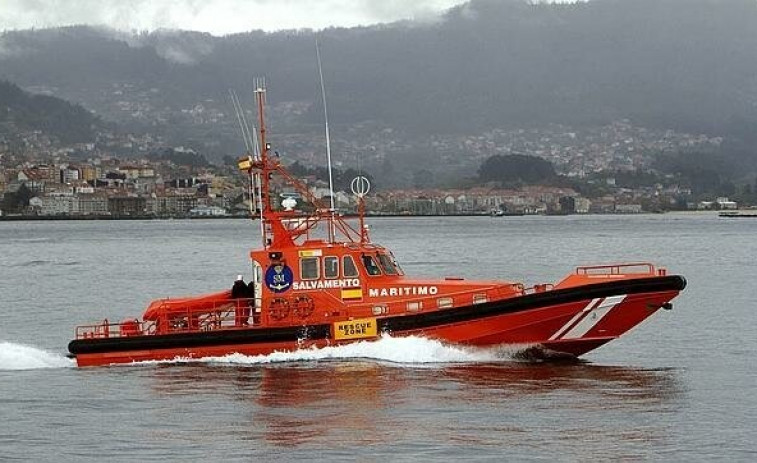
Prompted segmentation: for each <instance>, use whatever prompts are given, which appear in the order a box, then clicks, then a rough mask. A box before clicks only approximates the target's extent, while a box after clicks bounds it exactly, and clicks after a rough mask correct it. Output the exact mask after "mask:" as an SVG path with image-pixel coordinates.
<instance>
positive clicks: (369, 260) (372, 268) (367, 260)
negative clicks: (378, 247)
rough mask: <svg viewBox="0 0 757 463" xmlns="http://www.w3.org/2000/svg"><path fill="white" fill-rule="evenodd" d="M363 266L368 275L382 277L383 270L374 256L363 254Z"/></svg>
mask: <svg viewBox="0 0 757 463" xmlns="http://www.w3.org/2000/svg"><path fill="white" fill-rule="evenodd" d="M363 266H364V267H365V271H366V272H367V273H368V275H371V276H375V275H381V269H380V268H379V266H378V264H376V259H374V258H373V256H369V255H367V254H363Z"/></svg>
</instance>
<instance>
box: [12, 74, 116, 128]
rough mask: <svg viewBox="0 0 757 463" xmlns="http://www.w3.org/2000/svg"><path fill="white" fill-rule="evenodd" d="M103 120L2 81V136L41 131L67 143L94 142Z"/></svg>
mask: <svg viewBox="0 0 757 463" xmlns="http://www.w3.org/2000/svg"><path fill="white" fill-rule="evenodd" d="M101 124H102V123H101V121H100V119H99V118H97V117H96V116H94V115H93V114H92V113H91V112H89V111H87V110H86V109H84V108H82V107H81V106H79V105H74V104H71V103H69V102H67V101H64V100H61V99H60V98H55V97H51V96H45V95H32V94H29V93H27V92H25V91H23V90H21V89H20V88H19V87H18V86H17V85H15V84H13V83H11V82H8V81H3V80H0V134H2V133H3V132H6V134H7V135H13V134H14V133H11V132H15V133H18V132H24V131H30V130H40V131H42V132H43V133H45V134H46V135H49V136H53V137H56V138H57V139H58V140H60V141H61V142H63V143H76V142H86V141H93V140H94V135H95V129H96V127H97V126H98V125H101Z"/></svg>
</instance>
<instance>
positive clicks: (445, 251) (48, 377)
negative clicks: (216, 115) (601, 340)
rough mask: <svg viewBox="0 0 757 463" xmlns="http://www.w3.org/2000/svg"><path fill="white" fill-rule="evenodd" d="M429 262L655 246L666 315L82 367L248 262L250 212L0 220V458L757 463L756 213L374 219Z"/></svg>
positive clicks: (568, 262)
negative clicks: (600, 329)
mask: <svg viewBox="0 0 757 463" xmlns="http://www.w3.org/2000/svg"><path fill="white" fill-rule="evenodd" d="M370 224H371V226H372V235H373V239H374V241H376V242H378V243H381V244H384V245H386V246H388V247H389V248H390V249H392V250H393V251H394V253H395V255H396V256H397V258H398V260H399V261H400V263H401V264H403V266H404V269H405V271H406V273H408V274H410V275H413V276H419V277H442V276H458V277H465V278H471V279H474V278H475V279H509V280H513V281H523V282H525V283H527V284H534V283H544V282H554V281H555V280H558V279H560V278H562V277H563V276H564V275H565V274H567V273H568V272H570V271H572V269H573V267H575V266H576V265H582V264H590V263H609V262H618V261H627V262H628V261H653V262H655V263H658V264H661V265H664V266H666V267H667V268H668V270H669V272H670V273H680V274H682V275H684V276H686V278H687V279H688V281H689V286H688V287H687V289H686V290H685V291H684V292H683V293H682V294H681V296H679V297H678V298H677V299H676V300H674V301H673V302H674V309H673V310H672V311H669V312H668V311H660V312H658V313H657V314H655V316H653V317H651V318H650V319H649V320H648V321H646V322H645V323H643V324H642V325H641V326H639V327H637V328H636V329H635V330H633V331H632V332H630V333H628V334H626V335H625V336H624V337H623V338H621V339H619V340H617V341H614V342H612V343H610V344H608V345H606V346H604V347H602V348H600V349H598V350H596V351H594V352H592V353H589V354H588V355H586V356H585V358H584V360H583V361H582V362H578V363H568V364H551V363H528V362H523V361H520V360H517V359H513V358H512V356H511V355H510V353H509V352H508V350H507V349H472V348H462V347H457V346H446V345H444V344H441V343H439V342H437V341H433V340H428V339H423V338H418V337H414V338H395V337H384V338H382V339H380V340H378V341H375V342H359V343H355V344H352V345H348V346H342V347H328V348H324V349H308V350H304V351H300V352H295V353H274V354H271V355H267V356H252V357H251V356H241V355H238V354H233V355H229V356H225V357H220V358H207V359H200V360H193V361H185V360H180V359H178V360H175V361H171V362H145V363H140V364H135V365H121V366H115V367H104V368H91V369H77V368H75V367H74V364H73V362H72V361H71V360H70V359H68V358H66V357H65V355H64V354H65V348H66V344H67V342H68V341H69V340H70V339H71V337H72V336H73V329H74V326H75V325H77V324H83V323H89V322H97V321H102V320H103V319H106V318H107V319H108V320H111V321H117V320H120V319H122V318H126V317H128V316H135V315H139V314H140V313H141V312H142V310H143V309H144V307H145V306H146V305H147V303H148V302H149V301H150V300H152V299H154V298H158V297H166V296H182V295H191V294H200V293H204V292H213V291H216V290H219V289H221V288H226V287H230V286H231V284H232V283H233V280H234V278H235V276H236V275H237V274H239V273H244V274H245V276H247V277H249V272H250V267H249V262H248V260H247V253H248V251H249V249H250V248H252V247H256V246H258V243H259V238H258V237H257V236H256V235H255V232H256V231H257V229H258V228H257V224H255V223H250V222H249V221H246V220H186V221H181V220H177V221H129V222H123V221H104V222H0V315H1V316H2V323H0V410H2V412H1V413H2V418H3V419H2V420H1V421H0V460H3V461H6V460H7V461H102V460H107V461H165V460H174V461H234V460H238V461H270V460H273V459H276V460H279V461H296V460H303V459H308V460H312V459H320V460H347V461H381V460H391V461H438V460H458V459H463V458H464V459H468V460H473V461H503V460H549V461H553V460H559V461H577V460H588V459H601V460H609V459H612V460H616V459H624V460H639V459H654V460H661V459H666V460H679V461H680V460H687V461H688V460H694V461H710V460H712V459H725V460H731V461H738V460H742V461H751V460H753V459H754V458H755V457H756V456H757V454H756V452H757V444H755V440H754V430H753V427H754V422H755V420H756V419H757V398H755V394H754V390H755V386H757V374H756V373H755V368H754V358H755V352H756V351H757V324H756V323H755V321H756V320H755V318H756V316H755V307H754V302H753V301H754V297H755V293H756V291H755V287H756V286H755V283H754V282H755V281H757V267H756V266H755V264H754V256H755V254H757V253H756V252H755V251H757V249H756V248H757V246H756V245H755V240H754V237H755V232H756V231H757V220H749V219H742V220H734V219H722V218H718V217H716V216H713V215H701V214H668V215H639V216H571V217H505V218H489V217H478V218H476V217H465V218H407V219H396V218H382V219H373V220H371V221H370Z"/></svg>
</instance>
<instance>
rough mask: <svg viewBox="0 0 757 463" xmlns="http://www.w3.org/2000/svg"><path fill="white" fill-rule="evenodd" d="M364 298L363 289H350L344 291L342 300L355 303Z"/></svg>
mask: <svg viewBox="0 0 757 463" xmlns="http://www.w3.org/2000/svg"><path fill="white" fill-rule="evenodd" d="M362 298H363V289H362V288H350V289H343V290H342V300H344V301H355V300H358V299H362Z"/></svg>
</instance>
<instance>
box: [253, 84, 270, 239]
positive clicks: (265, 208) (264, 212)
mask: <svg viewBox="0 0 757 463" xmlns="http://www.w3.org/2000/svg"><path fill="white" fill-rule="evenodd" d="M254 93H255V101H256V102H257V105H258V121H259V125H260V145H259V146H258V150H259V154H260V163H261V167H262V175H261V178H260V182H258V184H259V185H260V194H259V195H258V198H259V199H258V201H259V203H260V206H261V209H260V227H261V235H262V238H263V249H267V248H268V245H269V243H268V237H267V236H266V225H267V223H266V222H267V218H268V216H269V214H270V213H271V211H272V208H271V195H270V182H271V175H270V173H271V172H270V167H269V165H268V151H269V150H270V148H271V147H270V145H269V144H268V142H266V138H265V135H266V133H265V132H266V128H265V112H264V111H265V80H264V79H262V78H259V79H255V89H254Z"/></svg>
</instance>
